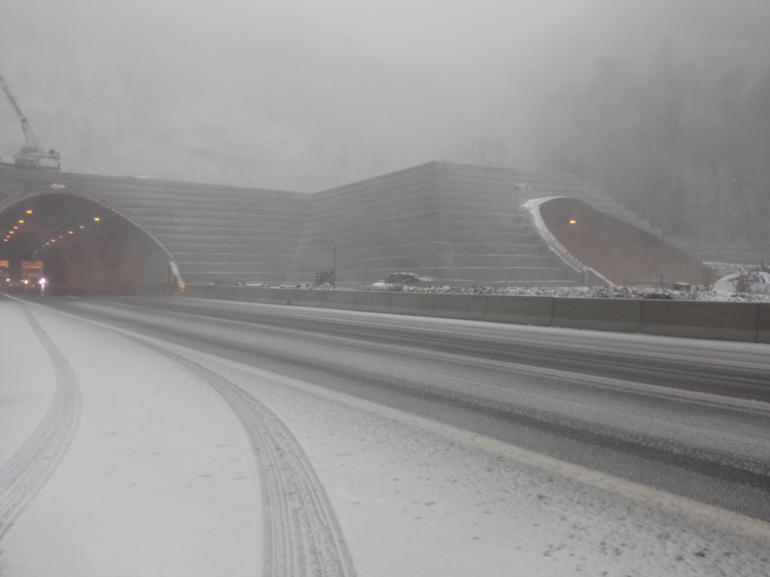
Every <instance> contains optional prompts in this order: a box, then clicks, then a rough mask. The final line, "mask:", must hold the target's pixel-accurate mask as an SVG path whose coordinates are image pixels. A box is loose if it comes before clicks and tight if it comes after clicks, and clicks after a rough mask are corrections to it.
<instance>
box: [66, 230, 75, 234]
mask: <svg viewBox="0 0 770 577" xmlns="http://www.w3.org/2000/svg"><path fill="white" fill-rule="evenodd" d="M67 234H75V231H74V230H68V231H67Z"/></svg>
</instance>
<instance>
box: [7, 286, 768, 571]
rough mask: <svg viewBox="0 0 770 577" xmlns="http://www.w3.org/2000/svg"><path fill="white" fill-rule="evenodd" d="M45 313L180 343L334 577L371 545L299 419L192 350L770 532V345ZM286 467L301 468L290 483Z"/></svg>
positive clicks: (109, 308) (296, 315) (315, 318)
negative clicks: (341, 503)
mask: <svg viewBox="0 0 770 577" xmlns="http://www.w3.org/2000/svg"><path fill="white" fill-rule="evenodd" d="M35 305H42V306H45V307H47V308H48V309H55V310H56V311H59V312H63V313H66V314H67V315H72V316H74V317H78V318H81V319H87V320H89V321H92V322H93V323H96V325H97V326H100V327H102V328H104V327H111V328H117V329H118V330H121V331H123V335H124V336H127V337H129V338H130V339H133V340H135V341H137V342H143V343H144V344H145V345H147V344H148V343H149V344H150V345H153V344H154V345H157V347H158V348H159V350H160V349H162V348H164V346H165V345H168V348H167V349H166V350H165V352H164V354H166V355H167V357H168V358H171V359H173V360H175V361H176V362H178V363H179V364H180V365H182V366H185V367H186V368H187V369H188V370H190V371H191V372H192V373H194V374H196V375H198V376H199V377H200V378H201V379H202V380H204V381H206V382H207V383H209V385H211V386H212V387H213V388H214V389H215V390H217V391H218V392H219V393H220V394H221V395H222V396H223V397H224V398H225V400H226V401H227V403H228V405H230V406H231V407H232V409H233V411H234V412H235V413H236V414H237V415H238V417H239V419H240V421H241V423H243V424H244V426H245V428H246V429H247V430H248V431H250V432H249V434H250V435H251V438H252V445H254V446H255V448H256V450H257V451H259V452H261V454H263V455H272V457H271V458H272V459H274V465H275V466H274V467H263V474H262V484H263V490H266V489H264V487H268V488H269V487H273V488H272V489H270V491H272V493H271V495H272V499H273V501H272V505H271V507H276V508H278V509H281V507H283V508H284V509H285V511H284V513H285V515H284V516H283V517H281V518H280V519H277V520H276V519H274V520H273V522H274V523H290V522H292V521H291V519H292V514H291V507H292V506H293V505H292V504H291V503H288V502H284V501H285V494H286V492H287V491H288V492H289V493H291V494H293V495H295V494H296V495H300V496H301V497H302V496H303V495H304V497H302V498H303V499H305V501H303V503H304V505H302V507H301V509H302V510H303V511H305V512H306V513H307V517H308V518H307V519H305V520H304V521H302V523H304V524H305V525H307V526H309V527H317V528H318V527H322V528H326V529H324V530H320V529H319V530H318V531H315V530H311V531H310V533H311V534H312V535H316V537H314V539H316V541H314V543H315V544H314V545H312V547H310V549H308V550H313V551H335V552H336V553H335V554H334V555H330V556H329V558H324V559H321V560H320V561H319V562H318V563H320V565H321V566H323V567H326V568H327V570H328V572H329V574H340V575H343V574H354V572H355V568H354V560H355V559H356V557H357V555H356V549H355V547H353V551H352V555H351V552H350V551H349V550H348V549H347V547H348V545H347V544H346V543H345V539H344V537H343V533H344V532H346V527H345V521H344V518H342V519H341V520H339V519H337V518H336V517H335V513H334V510H333V509H334V505H333V501H334V499H333V498H332V499H331V500H330V499H329V498H327V497H325V496H324V495H325V494H324V492H323V491H322V490H319V491H315V492H314V491H313V490H312V488H313V487H314V486H316V485H318V486H321V485H323V479H321V478H320V477H319V476H318V475H316V474H315V472H314V471H313V465H312V463H311V462H310V461H312V453H309V455H310V457H311V459H310V460H308V459H306V458H305V456H303V451H302V448H301V447H300V446H299V445H301V444H302V442H301V439H300V440H297V439H296V438H295V437H294V435H293V434H292V430H291V429H292V427H291V423H289V422H288V421H291V419H288V420H284V421H285V422H284V421H282V420H281V419H280V418H278V417H276V414H275V413H273V412H271V411H270V410H269V409H267V408H265V407H263V406H262V405H261V404H260V402H259V401H254V399H253V397H252V396H249V395H248V394H246V393H244V391H243V390H242V389H241V388H239V387H238V386H235V385H234V384H233V383H234V382H235V380H233V379H228V378H227V375H226V373H222V372H221V371H219V372H218V371H215V370H212V369H211V366H209V365H207V364H206V363H205V362H203V361H200V362H199V361H195V359H194V358H193V357H192V356H191V355H192V354H194V353H200V354H202V355H205V357H201V358H205V359H208V360H209V361H211V362H215V361H217V362H220V363H223V366H228V367H229V369H230V370H236V369H237V370H241V371H248V370H250V368H251V369H253V374H255V375H259V376H260V377H264V378H266V379H268V380H270V379H271V378H272V380H273V381H274V382H278V383H279V384H280V383H281V382H283V383H284V384H285V385H286V386H287V387H290V388H291V387H293V388H294V389H295V390H296V391H300V392H304V393H308V394H310V395H311V396H312V395H315V396H317V397H319V398H321V399H325V400H327V401H331V402H339V403H342V404H346V405H347V407H348V409H351V410H357V411H361V412H364V413H366V412H369V413H371V414H374V415H376V416H377V417H379V418H385V419H390V420H391V421H394V422H399V423H400V425H402V426H405V427H410V428H411V429H417V430H424V431H425V432H427V433H429V434H436V435H439V436H441V435H443V436H444V438H448V439H451V440H452V441H453V442H454V441H456V442H460V443H464V444H465V446H466V448H467V447H468V446H470V447H471V448H474V447H475V448H476V450H478V451H479V452H487V453H489V454H492V455H494V456H495V458H496V459H501V460H505V459H509V458H510V459H513V460H522V461H527V462H528V464H530V465H532V466H534V467H540V468H541V469H542V470H544V471H546V473H547V474H548V475H556V476H563V477H569V478H571V479H572V480H576V481H577V482H580V483H584V484H587V485H590V486H592V487H593V488H599V489H601V490H607V491H610V492H614V493H616V494H620V495H622V496H623V497H624V498H628V499H632V500H633V499H635V500H637V501H640V502H642V503H645V504H646V506H650V507H658V506H661V507H663V508H664V509H665V508H669V509H671V508H672V507H673V509H671V510H674V511H675V513H676V514H677V515H684V516H692V517H693V518H696V519H697V520H698V523H703V524H706V525H708V524H709V523H710V522H712V521H713V522H714V523H719V522H725V523H727V524H728V525H731V526H736V525H737V526H743V527H744V529H745V528H746V527H748V529H746V531H747V533H749V534H750V538H751V539H758V540H759V541H762V540H763V539H767V538H768V535H770V346H768V345H760V344H753V343H730V342H721V341H707V340H694V339H678V338H667V337H655V336H647V335H630V334H619V333H609V332H595V331H579V330H569V329H554V328H539V327H527V326H516V325H503V324H495V323H483V322H474V321H459V320H451V319H435V318H425V317H413V316H398V315H385V314H372V313H360V312H351V311H341V310H329V309H314V308H301V307H291V306H275V305H261V304H252V303H236V302H227V301H217V300H209V299H190V298H181V297H143V298H138V297H137V298H133V297H132V298H129V297H113V298H107V297H104V298H82V299H81V298H72V297H69V298H68V297H61V298H60V297H47V298H40V299H32V300H31V301H30V306H29V307H28V308H29V309H31V310H35ZM41 310H42V309H41ZM48 312H49V313H50V311H48ZM70 318H72V317H70ZM43 324H44V323H43ZM223 374H224V376H223ZM267 404H268V405H269V403H267ZM277 412H278V413H280V411H277ZM265 427H266V428H267V429H265V430H267V431H268V432H265V430H262V428H265ZM300 437H301V435H300ZM295 445H296V447H295ZM292 447H294V448H292ZM287 455H288V456H287ZM276 459H277V460H276ZM284 469H288V470H293V471H299V472H300V473H297V474H295V475H293V476H290V477H285V475H284V477H282V476H281V475H282V474H281V473H280V471H282V470H284ZM271 470H272V471H273V472H274V473H275V475H274V476H273V478H272V480H271V478H270V471H271ZM276 471H277V472H276ZM321 477H322V476H321ZM271 483H272V485H271ZM287 487H288V488H287ZM270 491H268V492H270ZM540 497H543V496H542V495H539V494H538V495H537V496H535V497H533V498H536V499H537V498H540ZM263 498H264V496H263ZM543 498H545V497H543ZM281 503H283V505H281ZM343 517H344V515H343ZM564 521H565V522H567V520H564ZM298 522H299V521H298ZM303 526H304V525H303ZM327 529H328V530H327ZM305 533H307V531H306V532H305ZM632 538H633V537H632ZM311 541H312V539H311ZM0 547H1V543H0ZM276 547H277V548H276ZM0 551H1V549H0ZM293 554H295V553H291V551H289V552H287V551H286V550H282V549H281V546H280V545H277V546H276V545H275V544H274V550H272V552H268V553H266V554H265V555H266V558H267V559H268V560H270V559H272V562H273V563H278V565H280V562H279V561H280V559H281V558H285V557H286V556H287V555H288V556H291V555H293ZM696 554H697V555H698V557H700V556H701V555H700V551H698V552H696ZM725 555H729V553H725ZM680 556H681V555H680ZM703 556H704V557H705V556H706V554H705V553H704V555H703ZM1 561H2V556H1V555H0V568H2V563H1ZM754 561H755V563H754V564H750V565H749V567H750V569H749V570H748V572H746V574H756V575H762V574H766V573H765V571H766V570H767V567H768V566H770V565H769V564H767V563H766V562H767V558H762V557H761V555H760V556H757V557H756V558H755V559H754ZM263 562H264V559H263ZM278 565H275V566H278ZM287 567H288V566H287ZM712 567H713V565H712ZM358 569H359V573H362V574H363V572H362V571H361V567H360V566H359V568H358ZM696 569H697V568H696ZM284 570H285V571H287V574H289V573H292V571H291V570H290V569H289V568H286V567H284ZM584 570H585V569H584ZM269 572H271V573H273V574H278V573H279V571H277V570H276V569H271V570H270V571H269ZM587 572H588V573H591V569H588V571H587ZM427 573H428V574H430V571H428V572H427ZM266 574H267V573H266ZM619 574H620V573H619ZM629 574H641V573H638V572H637V573H634V571H630V570H629Z"/></svg>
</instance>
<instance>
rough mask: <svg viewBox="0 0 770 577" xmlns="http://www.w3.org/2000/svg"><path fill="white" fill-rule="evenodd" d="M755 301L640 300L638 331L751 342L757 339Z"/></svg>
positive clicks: (757, 314) (756, 305)
mask: <svg viewBox="0 0 770 577" xmlns="http://www.w3.org/2000/svg"><path fill="white" fill-rule="evenodd" d="M759 306H760V305H758V304H755V303H714V302H696V301H642V326H641V332H643V333H649V334H655V335H666V336H673V337H690V338H701V339H723V340H731V341H753V340H755V339H756V338H757V321H758V317H759V310H758V307H759Z"/></svg>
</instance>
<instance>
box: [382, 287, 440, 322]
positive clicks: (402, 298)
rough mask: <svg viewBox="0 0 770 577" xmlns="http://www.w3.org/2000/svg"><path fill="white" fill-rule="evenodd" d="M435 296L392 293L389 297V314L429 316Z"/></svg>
mask: <svg viewBox="0 0 770 577" xmlns="http://www.w3.org/2000/svg"><path fill="white" fill-rule="evenodd" d="M434 297H435V295H433V294H426V293H402V292H393V293H391V295H390V299H391V300H390V308H389V309H388V312H389V313H394V314H401V315H422V316H430V315H431V313H432V312H433V302H434Z"/></svg>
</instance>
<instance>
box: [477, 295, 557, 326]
mask: <svg viewBox="0 0 770 577" xmlns="http://www.w3.org/2000/svg"><path fill="white" fill-rule="evenodd" d="M486 302H487V310H486V313H485V314H484V320H485V321H494V322H500V323H515V324H522V325H538V326H549V325H550V324H551V321H552V319H553V303H554V299H553V298H551V297H529V296H523V297H515V296H502V295H488V296H487V298H486Z"/></svg>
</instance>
